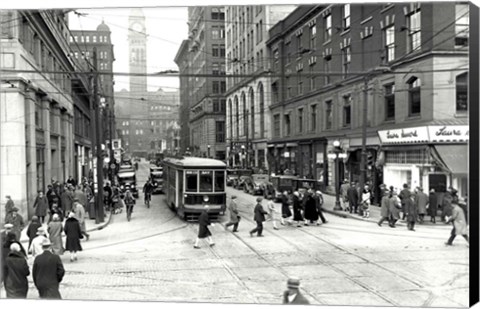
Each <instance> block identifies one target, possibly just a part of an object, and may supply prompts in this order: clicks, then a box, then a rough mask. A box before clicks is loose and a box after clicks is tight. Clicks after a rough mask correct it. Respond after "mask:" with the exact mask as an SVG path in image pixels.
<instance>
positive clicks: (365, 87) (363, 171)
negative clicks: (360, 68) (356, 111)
mask: <svg viewBox="0 0 480 309" xmlns="http://www.w3.org/2000/svg"><path fill="white" fill-rule="evenodd" d="M369 78H370V74H367V75H365V77H364V78H363V81H364V85H363V108H362V117H363V120H362V156H361V159H360V189H361V190H363V188H364V187H365V182H366V180H367V170H366V167H365V163H366V162H367V125H368V115H367V113H368V80H369Z"/></svg>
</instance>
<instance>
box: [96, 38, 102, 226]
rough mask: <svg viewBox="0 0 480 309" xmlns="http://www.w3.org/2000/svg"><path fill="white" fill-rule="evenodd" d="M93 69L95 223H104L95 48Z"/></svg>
mask: <svg viewBox="0 0 480 309" xmlns="http://www.w3.org/2000/svg"><path fill="white" fill-rule="evenodd" d="M93 67H94V68H95V74H94V75H93V101H94V102H93V105H94V106H93V107H94V110H95V119H94V121H93V123H94V124H95V134H94V136H95V142H96V143H95V145H96V147H95V148H96V157H97V194H96V195H95V209H96V211H95V223H96V224H98V223H101V222H103V221H104V218H103V216H104V212H103V155H102V141H101V134H100V133H101V132H100V131H101V130H100V127H101V126H100V106H99V101H98V68H97V67H98V66H97V49H96V48H95V47H94V48H93Z"/></svg>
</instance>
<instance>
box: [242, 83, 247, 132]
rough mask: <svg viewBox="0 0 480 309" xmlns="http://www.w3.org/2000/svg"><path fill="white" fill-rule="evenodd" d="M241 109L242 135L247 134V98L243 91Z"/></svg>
mask: <svg viewBox="0 0 480 309" xmlns="http://www.w3.org/2000/svg"><path fill="white" fill-rule="evenodd" d="M242 110H243V133H242V135H245V136H247V135H248V113H247V99H246V97H245V92H242Z"/></svg>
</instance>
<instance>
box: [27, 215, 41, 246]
mask: <svg viewBox="0 0 480 309" xmlns="http://www.w3.org/2000/svg"><path fill="white" fill-rule="evenodd" d="M41 226H42V225H41V224H40V223H39V222H38V217H37V216H33V217H32V221H31V222H30V224H29V225H28V228H27V236H28V248H30V246H31V245H32V240H33V239H34V238H35V237H37V231H38V228H39V227H41Z"/></svg>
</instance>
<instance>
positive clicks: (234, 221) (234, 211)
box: [225, 195, 240, 233]
mask: <svg viewBox="0 0 480 309" xmlns="http://www.w3.org/2000/svg"><path fill="white" fill-rule="evenodd" d="M236 199H237V196H236V195H232V198H231V200H230V204H228V212H229V214H230V221H229V222H228V223H226V224H225V230H228V227H229V226H231V225H233V230H232V232H234V233H236V232H238V224H239V223H240V215H239V213H238V208H237V202H236Z"/></svg>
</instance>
